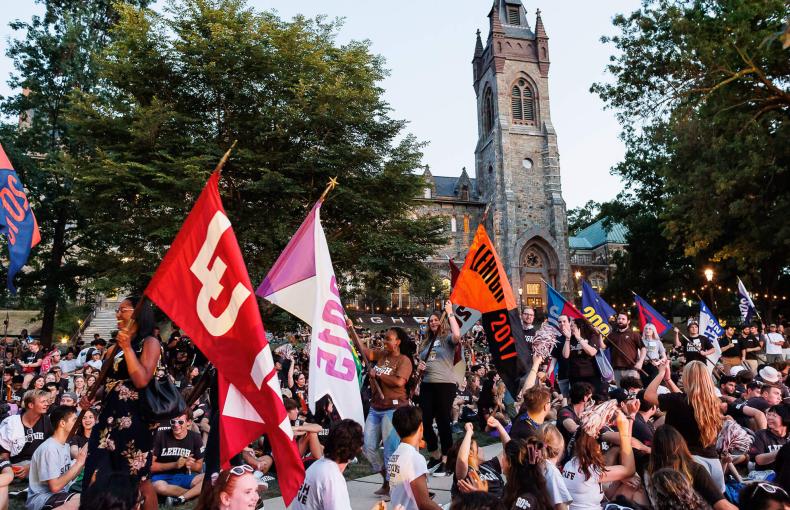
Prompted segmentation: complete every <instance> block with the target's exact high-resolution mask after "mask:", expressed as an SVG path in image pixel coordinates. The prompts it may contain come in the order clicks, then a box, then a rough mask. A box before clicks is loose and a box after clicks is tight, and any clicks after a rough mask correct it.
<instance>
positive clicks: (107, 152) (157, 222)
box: [68, 0, 445, 289]
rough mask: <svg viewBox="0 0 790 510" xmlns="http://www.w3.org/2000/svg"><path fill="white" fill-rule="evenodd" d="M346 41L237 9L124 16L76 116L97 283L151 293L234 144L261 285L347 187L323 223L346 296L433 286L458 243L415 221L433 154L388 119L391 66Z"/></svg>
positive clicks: (78, 94) (237, 214) (197, 3)
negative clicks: (432, 275)
mask: <svg viewBox="0 0 790 510" xmlns="http://www.w3.org/2000/svg"><path fill="white" fill-rule="evenodd" d="M337 28H338V25H337V22H328V21H326V20H323V19H316V20H309V19H305V18H302V17H297V18H295V19H294V20H293V21H290V22H286V21H283V20H281V19H279V18H278V17H277V16H276V15H275V14H273V13H269V12H256V11H254V10H252V9H250V8H248V7H247V6H246V4H245V3H244V2H242V1H237V0H184V1H174V2H171V3H170V4H169V6H168V13H167V16H164V15H161V14H159V13H156V12H154V11H152V10H149V9H140V8H135V7H132V6H123V7H121V8H120V20H119V22H118V24H117V25H116V27H115V29H114V30H113V32H112V41H111V43H110V44H109V45H107V47H106V49H105V51H104V52H103V53H102V55H101V61H102V64H101V66H100V67H99V70H98V74H99V78H100V82H101V85H102V86H101V87H99V88H96V89H94V90H90V91H81V90H77V91H75V93H74V104H73V105H72V108H71V109H70V112H69V117H68V121H69V123H70V126H71V127H72V129H73V130H74V131H75V132H78V133H79V135H78V139H77V142H78V143H79V145H80V147H81V150H82V151H83V153H84V155H85V156H84V157H82V158H80V159H79V160H74V161H73V164H74V172H75V173H76V174H78V175H79V176H80V179H81V183H82V186H81V189H80V199H79V201H80V204H81V207H82V208H84V211H85V212H84V214H85V216H86V217H88V218H90V221H89V222H86V224H85V235H86V236H89V237H90V238H91V240H92V246H91V249H90V250H86V251H85V252H83V254H82V255H83V257H84V258H85V260H86V261H88V263H89V264H90V266H91V267H93V268H95V270H96V273H95V274H94V278H96V280H97V281H98V282H103V284H105V285H107V286H121V285H123V286H127V287H131V288H137V289H140V288H142V287H143V286H144V285H145V284H146V282H147V280H148V278H149V277H150V275H151V273H152V272H153V271H154V270H155V268H156V266H157V263H158V261H159V260H160V259H161V257H162V256H163V254H164V252H165V250H166V249H167V247H168V245H169V243H170V241H171V240H172V239H173V237H174V236H175V234H176V232H177V231H178V230H179V228H180V227H181V224H182V222H183V219H184V217H185V216H186V214H187V213H188V211H189V209H190V208H191V206H192V204H193V202H194V199H195V197H196V196H197V193H199V191H200V189H201V188H202V187H203V185H204V183H205V181H206V179H207V177H208V175H209V172H210V171H211V170H212V168H213V167H214V164H215V163H216V161H217V160H218V159H219V157H220V155H221V154H222V153H223V152H224V151H225V150H226V149H227V147H228V146H229V145H230V144H231V142H232V141H233V140H238V141H239V143H238V148H237V149H236V150H235V151H234V153H233V155H232V156H231V159H230V161H229V162H228V164H227V165H226V166H225V168H224V170H223V174H222V180H221V187H222V193H223V201H224V204H225V206H226V209H227V210H228V214H229V216H230V218H231V221H232V222H233V224H234V230H235V232H236V235H237V237H238V238H239V242H240V244H241V248H242V252H243V253H244V256H245V260H246V262H247V264H248V265H249V270H250V274H251V277H252V280H253V282H258V281H260V280H261V279H262V278H263V276H264V275H265V274H266V272H267V271H268V269H269V268H270V267H271V265H272V264H273V262H274V260H275V259H276V258H277V257H278V256H279V254H280V252H281V251H282V249H283V247H284V246H285V244H286V243H287V242H288V240H289V239H290V238H291V236H292V235H293V233H294V232H295V231H296V229H297V228H298V226H299V224H300V223H301V222H302V220H303V219H304V217H305V216H306V214H307V213H308V212H309V209H310V207H312V205H313V203H314V202H315V201H316V199H317V198H318V196H319V195H320V194H321V191H322V190H323V188H324V186H325V185H326V183H327V181H328V180H329V178H330V177H335V176H337V177H338V179H339V181H340V185H339V187H338V188H336V189H335V190H334V191H332V192H331V193H330V194H329V196H328V198H327V200H326V202H325V203H324V205H323V206H322V209H321V217H322V222H323V225H324V228H325V230H326V232H327V237H328V241H329V244H330V251H331V253H332V258H333V262H334V264H335V268H336V271H337V273H338V275H339V277H340V278H341V279H342V280H343V284H344V285H343V286H342V287H343V288H347V289H353V288H355V287H356V288H359V287H361V286H363V285H370V286H375V287H376V288H379V287H393V286H396V285H397V284H398V282H400V281H402V280H403V279H413V278H418V277H422V276H424V275H425V274H426V269H425V267H424V265H423V260H424V259H426V258H427V257H428V256H429V255H430V254H432V253H433V252H434V251H435V249H436V247H437V246H440V245H441V244H443V243H444V241H445V239H444V237H443V236H444V234H443V230H442V222H441V220H440V219H438V218H428V217H417V216H416V215H415V214H414V207H415V202H414V200H413V199H414V198H415V197H416V196H417V195H418V194H419V192H420V189H421V187H422V181H421V177H419V176H418V175H416V174H415V173H414V172H413V169H415V168H418V167H419V163H420V159H421V153H420V144H419V143H418V142H417V141H416V140H415V139H414V138H413V137H411V136H408V135H406V136H403V135H404V133H403V128H404V122H403V121H400V120H396V119H392V118H391V117H390V116H389V106H388V105H387V103H386V102H385V101H384V100H383V98H382V93H383V90H382V89H381V87H380V86H379V82H380V81H381V79H382V78H383V77H384V76H385V72H386V71H385V69H384V67H383V65H384V63H383V60H382V59H381V58H380V57H378V56H376V55H373V54H371V53H370V51H369V47H368V43H362V42H350V43H348V44H345V45H338V44H337V43H336V41H335V34H336V31H337Z"/></svg>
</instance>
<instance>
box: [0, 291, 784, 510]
mask: <svg viewBox="0 0 790 510" xmlns="http://www.w3.org/2000/svg"><path fill="white" fill-rule="evenodd" d="M137 305H138V303H137V301H136V300H135V299H134V298H130V299H127V300H125V301H123V302H122V303H121V304H120V305H119V306H118V308H117V310H116V317H117V319H118V321H119V324H121V325H123V324H127V323H129V322H130V321H129V319H130V318H131V316H132V313H133V312H134V311H135V308H138V310H137V312H136V313H137V317H136V321H135V324H136V326H137V328H136V330H135V331H130V330H126V329H120V330H119V331H113V332H107V333H108V336H109V339H108V340H105V339H104V338H102V337H101V335H98V334H97V335H95V336H94V338H93V339H92V341H91V342H90V345H77V346H74V347H73V348H69V349H68V350H66V351H65V352H61V351H60V350H58V349H44V348H43V347H42V346H41V345H40V344H39V342H38V341H37V340H35V339H33V338H31V337H30V336H28V335H27V332H23V333H22V335H20V336H19V337H6V338H5V339H3V341H2V345H0V350H2V359H3V361H4V366H3V389H4V394H3V397H4V398H3V404H2V408H0V412H1V413H2V422H1V423H0V510H4V509H6V508H8V506H9V498H10V497H19V498H24V500H25V506H26V508H27V509H29V510H49V509H55V508H62V509H65V510H69V509H78V508H105V507H106V508H108V509H116V508H117V509H153V508H158V507H159V506H160V505H165V506H168V507H169V506H174V507H177V506H181V505H184V504H186V503H187V502H189V501H193V502H196V506H195V508H199V509H201V510H204V509H205V510H208V509H217V508H220V509H227V510H235V509H238V508H258V505H259V504H260V501H261V499H263V498H265V497H266V493H267V489H268V487H267V484H268V483H271V481H272V480H275V479H276V467H277V466H276V462H275V459H274V458H273V455H272V449H271V445H270V444H269V442H268V440H267V438H266V436H263V437H261V438H259V439H258V440H256V441H254V442H253V443H252V444H250V445H249V446H248V447H247V448H245V449H244V451H242V452H241V453H240V454H239V455H238V456H237V457H236V458H235V459H234V461H233V464H234V467H232V468H231V469H229V470H223V471H221V472H220V473H218V474H214V475H213V476H212V475H211V474H210V473H207V470H206V466H205V465H204V460H205V451H206V447H207V442H208V440H209V437H210V430H211V427H210V416H211V414H212V411H214V410H215V408H214V406H213V404H214V402H212V400H211V398H210V392H209V391H207V390H206V389H205V387H202V386H200V385H199V383H198V381H199V380H200V379H201V378H202V376H203V374H204V372H205V371H206V370H208V367H209V364H208V362H207V360H206V359H205V357H203V355H202V354H201V353H200V351H199V350H198V349H196V347H195V346H194V344H193V343H192V342H191V341H190V340H189V338H187V337H186V336H184V335H183V334H182V333H181V331H180V330H179V329H178V327H177V326H175V325H172V328H171V329H172V332H171V333H170V334H169V337H168V338H163V337H162V335H161V334H160V330H159V328H158V327H157V325H156V323H155V321H154V315H153V311H152V310H151V308H150V307H137ZM521 319H522V327H523V330H524V334H525V342H526V344H527V346H528V348H529V352H530V353H531V355H530V359H528V360H522V363H520V364H519V367H520V371H521V373H519V374H518V375H519V381H518V382H519V387H520V389H519V391H518V394H515V395H512V394H511V393H510V392H508V390H507V387H506V385H505V382H504V381H503V380H502V378H501V377H500V374H499V373H498V372H497V370H496V367H495V366H494V364H493V362H492V356H491V354H490V353H489V352H488V350H487V347H486V339H485V332H484V331H483V328H482V327H481V326H480V325H479V324H478V325H476V326H475V327H473V328H472V329H470V330H469V332H467V333H465V334H462V332H461V329H460V328H461V323H460V322H459V321H458V320H457V319H456V317H455V316H454V314H453V308H452V304H451V303H449V302H448V303H446V306H445V309H444V313H443V314H439V313H435V314H433V315H431V316H430V318H429V320H428V322H427V324H426V325H425V327H424V329H420V330H416V331H407V330H405V329H402V328H398V327H394V328H391V329H388V330H385V331H380V332H370V331H365V330H358V329H356V328H355V327H354V324H353V322H352V321H350V320H349V321H348V327H349V331H350V334H351V336H352V337H353V336H357V335H358V336H359V337H360V338H359V350H360V351H361V352H360V357H361V358H362V360H363V365H364V374H365V376H366V377H365V384H364V385H363V387H362V389H361V393H362V399H363V403H364V408H365V416H366V421H365V423H364V427H363V426H362V424H359V423H356V422H354V421H352V420H348V419H341V417H340V416H339V415H338V413H337V412H336V410H335V409H334V405H333V403H332V401H331V399H330V398H329V397H328V396H325V397H323V398H322V399H320V400H319V401H318V404H317V405H316V408H315V411H314V412H313V411H312V410H311V409H310V406H309V405H308V402H309V392H310V391H311V388H310V383H309V366H310V365H309V359H308V355H309V346H308V345H307V343H306V338H305V336H300V335H290V336H289V338H288V339H287V340H285V341H283V342H282V343H281V344H280V345H279V346H277V347H276V348H275V349H274V358H275V359H274V361H275V367H276V369H277V373H278V377H279V381H280V386H281V392H282V395H283V401H284V405H285V408H286V410H287V412H288V415H289V418H290V420H291V425H292V428H293V431H294V441H295V442H296V446H297V448H298V450H299V453H300V454H301V456H302V461H303V462H304V465H305V468H306V476H305V480H304V483H303V484H302V486H301V487H300V489H299V491H298V494H297V496H296V499H295V500H294V502H293V504H292V508H294V509H296V510H306V509H350V508H351V500H350V498H349V494H348V489H347V486H346V481H345V478H344V476H343V473H344V472H345V470H346V468H347V466H348V465H350V464H354V463H359V462H363V461H364V460H366V461H367V462H369V464H370V466H371V469H372V471H373V472H375V473H379V474H380V475H381V486H380V487H378V489H377V490H376V492H375V494H376V495H377V496H378V497H380V499H381V500H382V503H381V505H382V506H381V507H380V508H386V507H389V508H403V509H405V510H414V509H419V510H423V509H432V510H434V509H437V508H441V506H440V505H438V504H437V503H436V502H435V501H434V495H433V493H432V492H431V490H430V489H429V483H428V481H429V477H442V476H446V477H450V479H451V480H452V481H451V497H452V502H451V503H450V504H449V505H448V506H449V508H451V509H467V508H469V509H471V508H482V509H531V510H551V509H554V510H568V509H569V510H598V509H601V508H608V509H610V510H615V509H616V510H621V509H622V510H624V509H629V508H630V509H634V510H642V509H650V508H654V509H657V510H664V509H667V510H670V509H672V510H674V509H681V508H683V509H684V510H685V509H688V510H697V509H707V508H714V509H715V510H731V509H734V508H742V509H749V510H752V509H768V508H771V509H774V508H777V509H778V508H786V507H788V505H790V498H788V494H787V492H786V491H787V490H788V489H789V488H790V447H788V446H786V444H787V442H788V434H789V433H790V429H789V428H790V400H788V399H790V390H789V389H788V386H787V385H786V382H788V380H787V376H788V373H790V364H788V363H787V362H786V361H785V359H784V356H783V354H782V353H783V349H784V348H786V347H787V346H788V345H787V339H786V337H785V335H784V330H783V327H782V325H781V324H776V325H774V324H771V325H770V326H768V327H765V326H764V325H762V324H757V325H752V324H749V325H746V326H744V327H743V328H740V330H738V329H737V328H734V327H732V326H728V327H727V328H726V330H725V333H724V335H723V336H722V337H721V338H720V339H718V340H711V339H709V338H707V337H704V336H700V334H699V325H698V324H697V323H696V322H695V321H694V320H691V321H689V322H688V323H687V324H686V325H685V328H684V330H686V331H687V334H684V333H683V332H681V330H680V328H675V329H674V331H673V332H672V333H671V334H670V335H669V336H670V338H669V339H668V341H667V342H666V343H665V342H664V341H662V339H661V338H660V337H659V335H658V334H657V330H656V327H655V326H654V325H652V324H646V325H645V326H644V328H642V330H641V331H639V330H638V329H637V328H635V327H634V325H633V324H631V321H630V318H629V315H628V314H627V313H621V314H619V315H617V316H616V317H613V318H612V320H611V330H612V331H611V332H610V333H609V334H608V335H606V336H603V335H601V334H600V333H598V331H597V330H596V329H594V328H593V327H591V326H590V325H589V324H588V323H587V322H586V321H584V320H578V319H577V320H573V319H569V318H568V317H566V316H561V317H559V319H558V321H557V322H556V325H555V329H546V328H545V325H544V322H545V318H543V317H541V312H540V311H535V310H533V309H531V308H527V309H525V310H523V312H522V316H521ZM546 331H550V333H551V334H552V335H553V336H554V342H553V348H552V349H550V351H547V352H550V354H549V355H547V356H545V357H543V356H540V355H538V354H536V353H534V352H533V351H532V342H533V341H534V339H535V338H536V336H538V335H544V336H545V334H546ZM714 341H718V343H719V347H720V351H721V357H720V359H719V360H718V361H717V362H716V363H713V362H711V358H710V355H711V354H713V353H714V352H715V351H716V349H715V348H714V347H715V346H714V345H713V342H714ZM114 345H117V346H118V349H117V351H116V352H117V354H115V356H114V357H112V358H110V352H111V348H112V346H114ZM541 352H543V351H541ZM601 353H605V354H606V356H607V359H608V360H609V361H610V364H611V368H612V370H611V373H607V371H606V370H604V367H602V366H601V365H600V363H599V358H600V356H599V354H601ZM108 364H109V365H108ZM102 368H106V369H107V372H108V374H107V378H106V379H105V380H103V381H102V380H101V379H100V377H99V373H100V372H101V370H102ZM155 377H169V378H171V380H172V382H173V383H174V385H175V386H176V387H177V388H178V389H179V390H180V391H181V392H182V394H183V395H184V398H185V401H186V402H188V403H189V404H190V405H189V407H187V409H186V410H185V411H184V412H183V414H181V415H180V416H177V417H174V418H172V419H169V420H166V421H165V422H161V423H160V422H156V421H152V420H151V419H150V417H149V416H147V415H146V412H145V409H144V407H143V406H142V405H141V403H140V393H141V392H142V391H143V388H145V387H146V386H147V385H148V383H149V382H150V381H151V380H152V379H153V378H155ZM196 387H200V389H199V390H196ZM92 389H95V390H98V391H96V392H95V394H94V392H92V391H91V390H92ZM198 393H199V394H198ZM483 439H485V440H486V442H487V443H497V442H498V443H500V444H501V447H496V448H495V449H496V450H497V453H495V454H494V455H491V456H490V458H485V457H486V456H485V455H484V454H483V447H482V446H481V444H479V443H480V442H481V441H482V440H483ZM489 450H490V448H489ZM423 452H425V453H423ZM108 488H111V490H110V489H108ZM387 502H388V503H387Z"/></svg>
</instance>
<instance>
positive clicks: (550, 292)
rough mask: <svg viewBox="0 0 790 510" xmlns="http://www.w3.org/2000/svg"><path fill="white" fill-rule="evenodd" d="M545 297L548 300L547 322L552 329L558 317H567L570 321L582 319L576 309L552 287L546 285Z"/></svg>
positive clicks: (555, 325)
mask: <svg viewBox="0 0 790 510" xmlns="http://www.w3.org/2000/svg"><path fill="white" fill-rule="evenodd" d="M546 290H547V292H546V295H547V296H548V298H549V306H548V309H549V316H548V321H549V324H551V325H552V326H554V327H557V319H559V318H560V315H567V316H568V318H570V319H583V318H584V316H583V315H582V313H581V312H580V311H579V310H577V309H576V307H575V306H573V305H572V304H571V303H569V302H568V300H567V299H565V297H564V296H563V295H562V294H560V293H559V292H558V291H557V290H556V289H555V288H554V287H552V286H551V285H549V284H548V283H546Z"/></svg>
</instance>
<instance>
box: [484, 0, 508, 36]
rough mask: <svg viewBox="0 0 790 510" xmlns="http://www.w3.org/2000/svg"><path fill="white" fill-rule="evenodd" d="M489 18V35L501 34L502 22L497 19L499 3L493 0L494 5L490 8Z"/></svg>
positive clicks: (502, 31)
mask: <svg viewBox="0 0 790 510" xmlns="http://www.w3.org/2000/svg"><path fill="white" fill-rule="evenodd" d="M488 17H489V18H491V33H492V34H503V33H505V31H504V30H503V29H502V20H501V19H500V18H499V1H498V0H494V5H492V6H491V12H489V13H488Z"/></svg>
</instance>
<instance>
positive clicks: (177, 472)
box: [151, 410, 203, 506]
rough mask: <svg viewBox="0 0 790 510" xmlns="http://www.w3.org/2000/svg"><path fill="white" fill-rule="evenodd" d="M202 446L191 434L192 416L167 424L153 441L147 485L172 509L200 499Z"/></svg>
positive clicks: (188, 414)
mask: <svg viewBox="0 0 790 510" xmlns="http://www.w3.org/2000/svg"><path fill="white" fill-rule="evenodd" d="M202 450H203V442H202V440H201V438H200V434H198V433H197V432H194V431H193V430H192V412H191V411H190V410H187V412H186V413H185V414H182V415H181V416H178V417H176V418H173V419H172V420H170V429H160V430H159V431H158V432H157V434H156V437H155V438H154V448H153V451H152V453H153V461H152V462H151V473H153V476H152V477H151V482H152V483H153V485H154V490H155V491H156V493H157V495H159V496H165V497H167V501H168V503H169V504H170V505H172V506H178V505H183V504H184V503H185V502H187V501H189V500H190V499H193V498H196V497H197V496H198V495H200V487H201V485H202V483H203V473H201V471H202V470H203V451H202Z"/></svg>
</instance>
